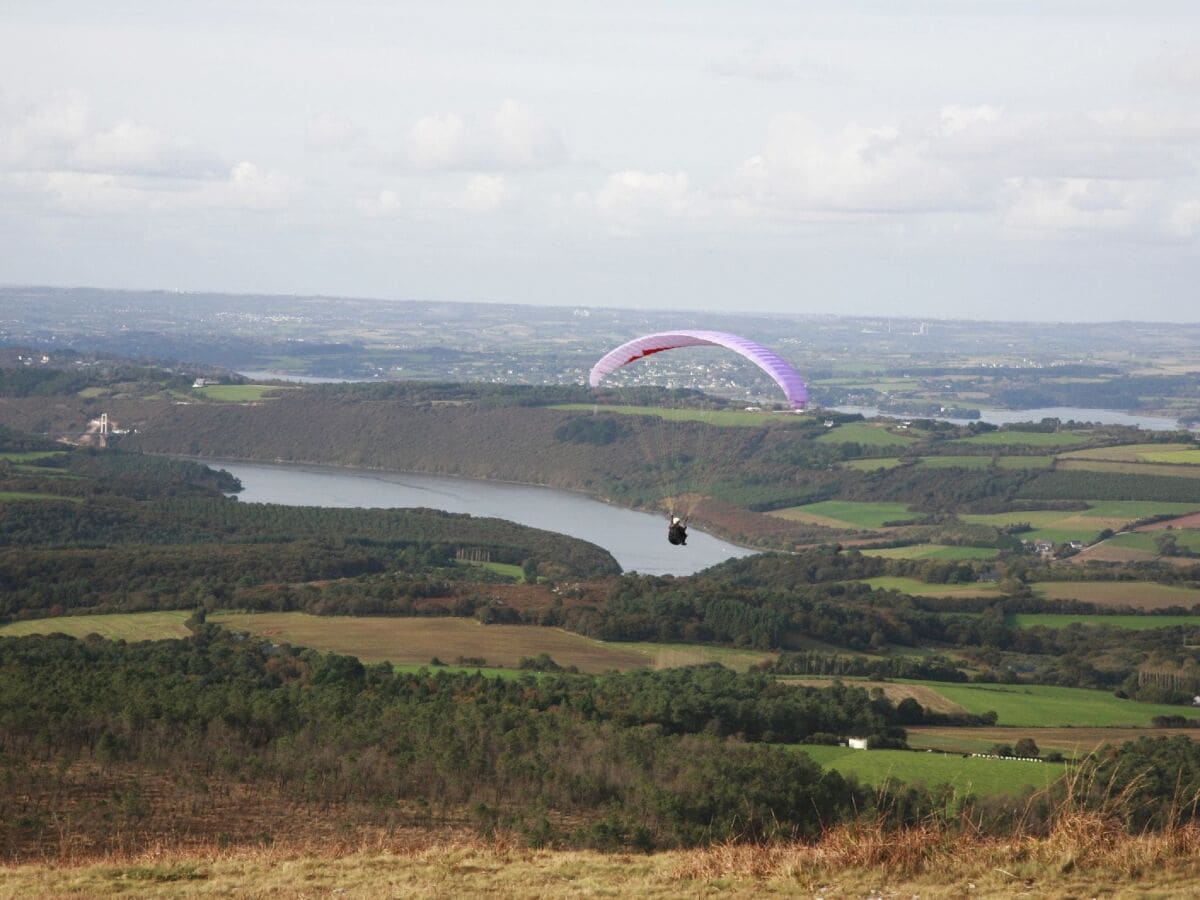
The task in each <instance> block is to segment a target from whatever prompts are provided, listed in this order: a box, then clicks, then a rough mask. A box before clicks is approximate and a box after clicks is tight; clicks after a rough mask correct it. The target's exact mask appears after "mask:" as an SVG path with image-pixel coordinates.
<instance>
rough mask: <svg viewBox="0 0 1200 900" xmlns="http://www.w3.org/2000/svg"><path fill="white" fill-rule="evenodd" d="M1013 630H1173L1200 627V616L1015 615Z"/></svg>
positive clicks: (1011, 619)
mask: <svg viewBox="0 0 1200 900" xmlns="http://www.w3.org/2000/svg"><path fill="white" fill-rule="evenodd" d="M1004 621H1005V623H1006V624H1008V625H1010V626H1011V627H1013V628H1037V627H1042V628H1066V627H1067V626H1068V625H1107V626H1108V627H1109V628H1127V629H1129V630H1130V631H1148V630H1150V629H1152V628H1171V627H1173V626H1176V625H1191V626H1194V627H1200V616H1102V615H1087V614H1086V613H1084V614H1070V613H1061V614H1060V613H1015V614H1013V615H1009V616H1007V617H1006V618H1005V620H1004Z"/></svg>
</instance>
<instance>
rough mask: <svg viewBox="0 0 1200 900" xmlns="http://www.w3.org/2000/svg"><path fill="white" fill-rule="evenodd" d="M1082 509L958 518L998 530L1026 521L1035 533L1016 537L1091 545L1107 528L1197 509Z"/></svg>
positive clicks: (1126, 503) (1148, 505)
mask: <svg viewBox="0 0 1200 900" xmlns="http://www.w3.org/2000/svg"><path fill="white" fill-rule="evenodd" d="M1088 502H1089V504H1090V505H1089V507H1088V508H1087V509H1083V510H1055V509H1034V510H1018V511H1016V512H1006V513H988V514H976V515H961V516H959V518H960V519H962V520H963V521H964V522H970V523H972V524H975V525H992V526H995V527H997V528H999V527H1003V526H1006V525H1016V524H1019V523H1022V522H1027V523H1028V524H1030V525H1032V526H1033V530H1032V531H1028V532H1024V533H1022V534H1019V535H1017V537H1020V538H1022V539H1023V540H1030V541H1032V540H1045V541H1054V542H1055V543H1062V542H1065V541H1083V542H1084V543H1091V542H1092V541H1094V540H1095V539H1096V538H1097V537H1098V536H1099V534H1100V532H1101V531H1102V530H1104V529H1105V528H1109V529H1111V530H1113V531H1119V530H1121V529H1122V528H1124V527H1125V526H1126V525H1128V524H1129V523H1130V522H1135V521H1137V520H1138V519H1145V518H1149V517H1150V516H1157V515H1184V514H1185V513H1189V512H1193V511H1195V509H1196V504H1194V503H1171V502H1166V501H1164V502H1155V501H1151V500H1093V501H1088Z"/></svg>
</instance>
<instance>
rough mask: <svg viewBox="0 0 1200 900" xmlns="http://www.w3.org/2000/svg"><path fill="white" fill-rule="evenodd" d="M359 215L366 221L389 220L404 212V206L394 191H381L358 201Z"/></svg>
mask: <svg viewBox="0 0 1200 900" xmlns="http://www.w3.org/2000/svg"><path fill="white" fill-rule="evenodd" d="M357 206H358V212H359V215H361V216H363V217H364V218H367V219H391V218H395V217H396V216H399V215H401V214H402V213H403V212H404V204H402V203H401V202H400V197H399V195H397V193H396V192H395V191H392V190H387V189H384V190H381V191H379V193H377V194H374V195H372V196H370V197H364V198H361V199H360V200H359V201H358V204H357Z"/></svg>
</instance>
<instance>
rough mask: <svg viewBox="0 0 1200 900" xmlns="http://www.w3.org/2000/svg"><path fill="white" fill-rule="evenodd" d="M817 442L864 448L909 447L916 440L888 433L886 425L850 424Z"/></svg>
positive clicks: (838, 428)
mask: <svg viewBox="0 0 1200 900" xmlns="http://www.w3.org/2000/svg"><path fill="white" fill-rule="evenodd" d="M817 440H818V441H821V442H823V443H827V444H849V443H855V444H862V446H864V447H907V446H908V445H909V444H911V443H912V442H913V441H914V440H915V438H913V437H912V436H911V435H907V434H896V433H894V432H891V431H888V429H887V426H885V425H871V424H868V423H867V422H850V423H848V424H846V425H837V426H835V427H833V428H830V429H828V430H826V432H825V433H824V434H822V435H821V436H820V437H819V438H817Z"/></svg>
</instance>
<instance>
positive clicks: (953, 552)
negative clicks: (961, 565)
mask: <svg viewBox="0 0 1200 900" xmlns="http://www.w3.org/2000/svg"><path fill="white" fill-rule="evenodd" d="M999 552H1000V551H999V550H997V549H996V548H995V547H951V546H947V545H946V544H913V545H912V546H909V547H884V548H882V549H879V550H864V551H862V554H863V556H882V557H883V558H884V559H948V560H958V559H991V558H992V557H993V556H995V555H996V554H997V553H999Z"/></svg>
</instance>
